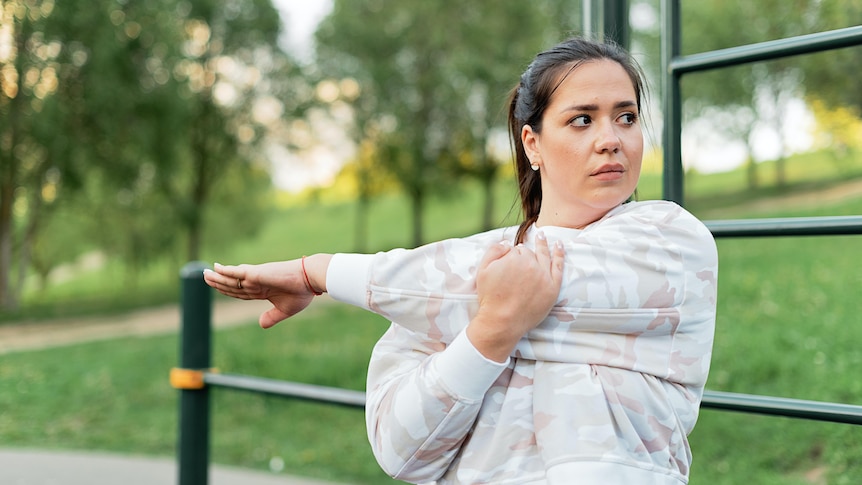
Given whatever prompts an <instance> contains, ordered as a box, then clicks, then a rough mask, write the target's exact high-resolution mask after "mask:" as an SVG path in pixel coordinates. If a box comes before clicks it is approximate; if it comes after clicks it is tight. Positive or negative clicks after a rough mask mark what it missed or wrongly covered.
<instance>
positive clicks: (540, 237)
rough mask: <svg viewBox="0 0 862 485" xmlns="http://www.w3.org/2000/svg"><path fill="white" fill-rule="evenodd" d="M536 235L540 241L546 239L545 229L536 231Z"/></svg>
mask: <svg viewBox="0 0 862 485" xmlns="http://www.w3.org/2000/svg"><path fill="white" fill-rule="evenodd" d="M536 237H537V238H539V240H540V241H544V240H545V233H544V232H543V231H539V232H537V233H536Z"/></svg>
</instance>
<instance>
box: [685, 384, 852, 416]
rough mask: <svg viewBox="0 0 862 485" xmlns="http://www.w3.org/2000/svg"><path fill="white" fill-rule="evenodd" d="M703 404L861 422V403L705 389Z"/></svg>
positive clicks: (760, 412) (777, 414) (742, 410)
mask: <svg viewBox="0 0 862 485" xmlns="http://www.w3.org/2000/svg"><path fill="white" fill-rule="evenodd" d="M701 407H702V408H709V409H721V410H726V411H738V412H745V413H754V414H768V415H771V416H785V417H789V418H802V419H811V420H815V421H829V422H833V423H844V424H862V406H854V405H852V404H838V403H831V402H819V401H804V400H800V399H789V398H783V397H770V396H755V395H750V394H736V393H731V392H719V391H704V393H703V401H701Z"/></svg>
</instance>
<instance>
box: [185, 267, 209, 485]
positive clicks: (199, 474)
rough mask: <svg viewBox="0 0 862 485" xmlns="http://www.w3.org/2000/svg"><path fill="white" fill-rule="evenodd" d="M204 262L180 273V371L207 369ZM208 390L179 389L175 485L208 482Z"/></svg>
mask: <svg viewBox="0 0 862 485" xmlns="http://www.w3.org/2000/svg"><path fill="white" fill-rule="evenodd" d="M207 267H208V266H207V265H206V264H205V263H202V262H199V261H194V262H191V263H188V264H186V265H185V266H184V267H183V268H182V270H181V272H180V279H181V291H182V294H181V297H182V329H181V335H180V368H182V369H200V370H206V369H209V368H210V349H211V333H212V332H211V325H210V321H211V316H212V289H211V288H210V287H209V286H207V284H206V283H205V282H204V279H203V270H204V269H205V268H207ZM209 425H210V419H209V391H208V390H207V387H206V386H203V387H202V388H201V389H181V390H180V418H179V442H178V444H177V453H178V472H179V482H178V483H179V485H207V483H208V482H209Z"/></svg>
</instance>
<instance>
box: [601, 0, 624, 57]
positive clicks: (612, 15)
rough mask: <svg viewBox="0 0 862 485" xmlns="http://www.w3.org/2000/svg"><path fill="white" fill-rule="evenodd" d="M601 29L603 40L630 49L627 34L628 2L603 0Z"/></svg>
mask: <svg viewBox="0 0 862 485" xmlns="http://www.w3.org/2000/svg"><path fill="white" fill-rule="evenodd" d="M603 10H604V12H603V13H604V19H603V22H602V23H603V27H602V30H603V31H604V40H605V41H613V42H616V43H617V44H619V45H621V46H622V47H623V48H624V49H626V50H629V49H630V48H631V34H630V32H629V30H630V29H629V2H628V0H605V5H604V9H603Z"/></svg>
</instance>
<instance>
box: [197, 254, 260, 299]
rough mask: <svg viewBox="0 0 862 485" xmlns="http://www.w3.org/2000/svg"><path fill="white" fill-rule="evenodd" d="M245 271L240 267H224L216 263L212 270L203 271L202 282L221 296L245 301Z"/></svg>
mask: <svg viewBox="0 0 862 485" xmlns="http://www.w3.org/2000/svg"><path fill="white" fill-rule="evenodd" d="M244 279H245V271H243V270H242V268H241V267H240V266H224V265H221V264H218V263H215V264H214V265H213V269H205V270H204V281H205V282H206V284H208V285H209V286H211V287H213V288H215V289H216V290H218V292H219V293H222V294H223V295H226V296H230V297H233V298H241V299H244V300H247V299H249V298H250V296H249V295H248V292H247V291H246V289H245V288H243V280H244Z"/></svg>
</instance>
